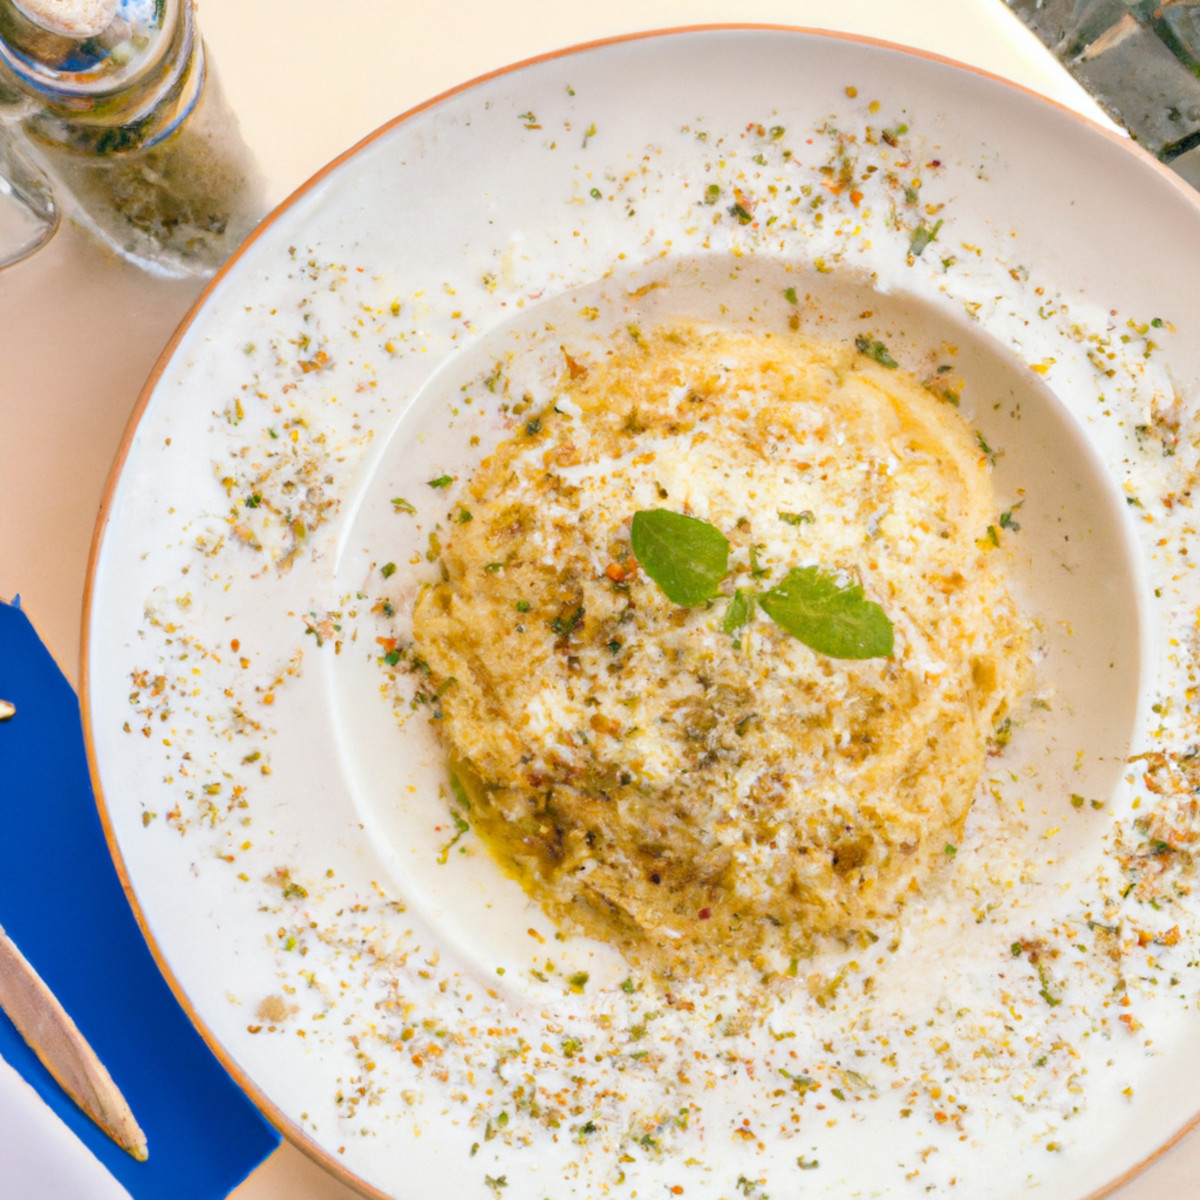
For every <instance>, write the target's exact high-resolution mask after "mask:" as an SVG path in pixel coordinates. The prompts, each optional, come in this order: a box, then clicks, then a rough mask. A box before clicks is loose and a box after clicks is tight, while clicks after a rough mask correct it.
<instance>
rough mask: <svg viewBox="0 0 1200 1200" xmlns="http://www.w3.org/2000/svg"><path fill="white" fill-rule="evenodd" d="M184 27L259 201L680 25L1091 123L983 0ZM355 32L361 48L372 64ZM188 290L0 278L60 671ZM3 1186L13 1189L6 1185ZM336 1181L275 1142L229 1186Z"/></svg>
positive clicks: (1175, 1187)
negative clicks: (106, 520) (962, 86)
mask: <svg viewBox="0 0 1200 1200" xmlns="http://www.w3.org/2000/svg"><path fill="white" fill-rule="evenodd" d="M199 22H200V27H201V30H202V32H203V34H204V37H205V42H206V45H207V47H208V51H209V54H210V61H211V62H212V63H213V64H214V65H215V68H216V71H217V74H218V75H219V77H220V80H221V83H222V85H223V88H224V91H225V93H226V96H227V98H228V100H229V103H230V105H231V107H232V109H233V111H234V112H235V113H236V114H237V116H238V119H239V122H240V126H241V131H242V134H243V136H244V138H245V140H246V142H247V143H248V145H249V146H250V148H251V150H252V151H253V152H254V153H255V155H256V156H257V158H258V160H259V163H260V165H261V167H262V170H263V172H264V174H265V177H266V180H267V189H268V200H269V202H270V203H271V204H272V205H274V204H277V203H280V202H282V201H283V200H285V199H286V197H287V196H288V195H289V194H290V193H291V192H292V191H293V190H294V189H295V188H296V187H298V186H299V185H301V184H302V183H303V182H304V181H305V180H306V179H307V178H308V177H309V176H310V175H312V174H313V173H314V172H315V171H317V170H318V169H319V168H320V167H322V166H323V165H324V164H325V163H326V162H327V161H329V160H330V159H332V158H334V157H336V156H337V155H339V154H340V153H341V152H342V151H344V150H345V149H347V148H348V147H350V146H352V145H353V144H354V143H356V142H357V141H358V140H359V139H360V138H362V137H364V136H366V135H367V134H369V133H370V132H371V131H372V130H373V129H375V128H377V127H378V126H379V125H381V124H383V123H384V122H385V121H387V120H388V119H390V118H391V117H393V116H395V115H397V114H399V113H402V112H404V111H406V110H407V109H409V108H411V107H413V106H414V105H416V104H419V103H421V102H422V101H424V100H426V99H428V98H430V97H431V96H434V95H436V94H438V93H440V92H442V91H444V90H446V89H448V88H452V87H455V86H456V85H458V84H461V83H463V82H465V81H467V80H469V79H472V78H474V77H476V76H478V75H481V74H484V73H486V72H489V71H492V70H495V69H498V68H501V67H504V66H507V65H508V64H510V63H513V62H516V61H519V60H522V59H526V58H529V57H532V56H535V55H540V54H544V53H549V52H552V51H554V50H556V49H559V48H562V47H565V46H569V45H574V44H578V43H581V42H587V41H591V40H594V39H598V38H605V37H611V36H618V35H621V34H624V33H631V32H635V31H641V30H648V29H657V28H667V27H673V26H681V25H696V24H721V23H731V22H753V23H766V24H780V25H791V26H805V27H811V28H821V29H836V30H838V31H842V32H847V33H853V34H858V35H863V36H869V37H872V38H878V39H881V40H885V41H891V42H896V43H899V44H903V45H908V46H913V47H916V48H919V49H921V50H924V51H928V52H933V53H936V54H940V55H944V56H946V57H948V58H952V59H956V60H958V61H960V62H964V63H967V64H969V65H971V66H974V67H978V68H982V69H984V70H987V71H990V72H992V73H994V74H997V75H1001V76H1004V77H1006V78H1008V79H1011V80H1013V81H1015V82H1017V83H1019V84H1021V85H1023V86H1026V87H1029V88H1031V89H1033V90H1035V91H1038V92H1040V93H1042V94H1044V95H1048V96H1050V97H1051V98H1052V99H1054V100H1056V101H1058V102H1060V103H1062V104H1065V105H1067V106H1069V107H1072V108H1075V109H1076V110H1078V111H1080V112H1082V113H1084V114H1085V115H1087V116H1088V117H1090V118H1092V119H1093V120H1097V121H1100V122H1101V123H1107V122H1106V119H1105V118H1104V117H1103V115H1102V114H1101V112H1100V110H1099V109H1098V108H1097V107H1096V105H1095V104H1094V103H1093V102H1092V101H1091V100H1090V98H1089V97H1088V96H1087V95H1086V93H1084V92H1083V91H1082V90H1081V88H1080V87H1079V86H1078V85H1077V84H1076V83H1075V82H1074V81H1073V80H1072V79H1071V78H1070V77H1069V76H1068V75H1067V74H1066V72H1065V71H1063V70H1062V69H1061V68H1059V66H1058V65H1057V63H1055V62H1054V60H1053V59H1052V58H1051V56H1050V55H1049V53H1048V52H1047V51H1046V50H1045V49H1044V48H1043V47H1042V46H1041V45H1040V43H1038V42H1037V40H1036V39H1035V38H1034V37H1033V35H1032V34H1030V33H1029V32H1028V30H1026V29H1025V28H1024V27H1023V26H1022V25H1021V24H1020V23H1019V22H1018V21H1017V20H1016V18H1015V17H1014V16H1013V15H1012V13H1011V12H1009V10H1008V9H1007V8H1006V7H1005V6H1004V4H1003V3H1002V2H1001V0H971V2H970V3H966V2H963V0H837V2H836V3H835V2H834V0H607V2H606V3H605V4H603V5H601V4H582V3H579V2H578V0H574V2H572V3H566V4H564V3H561V2H559V3H555V2H554V0H513V2H512V3H509V4H505V5H497V4H483V3H481V2H480V0H443V3H442V4H440V5H438V6H436V8H434V7H429V6H427V7H424V8H416V7H413V6H409V5H398V4H394V3H388V2H387V0H357V2H356V3H355V4H353V5H335V6H330V5H329V4H324V3H320V4H319V3H317V2H316V0H255V3H254V4H253V5H246V4H239V3H237V2H236V0H204V2H203V4H202V5H201V6H200V8H199ZM364 45H369V46H371V47H373V48H374V50H375V52H376V54H375V58H374V59H373V60H372V61H365V56H364V52H363V47H364ZM381 48H383V49H384V51H385V52H384V53H382V54H380V53H379V51H380V49H381ZM202 287H203V285H202V283H201V282H198V281H194V280H184V281H176V280H163V279H157V278H153V277H151V276H148V275H146V274H144V273H143V272H141V271H139V270H138V269H136V268H134V267H132V266H130V265H128V264H126V263H124V262H120V261H117V260H116V259H114V257H113V256H112V255H111V254H110V253H108V252H107V251H105V250H103V249H101V248H99V247H98V246H97V245H95V244H94V243H93V242H91V241H90V240H89V239H88V238H87V237H86V236H85V235H83V234H82V233H80V232H79V231H77V230H75V229H74V228H72V227H70V226H66V227H64V228H63V229H62V230H61V231H60V233H59V234H58V235H57V236H56V238H55V239H54V240H53V242H52V243H51V244H50V246H49V247H47V248H46V249H45V250H43V251H41V252H40V253H39V254H37V255H36V256H34V257H33V258H32V259H29V260H27V261H26V262H24V263H22V264H20V265H18V266H17V267H14V268H11V269H9V270H7V271H5V272H3V273H2V274H0V363H2V364H3V372H2V374H0V481H2V482H3V500H2V501H0V596H2V597H5V598H12V597H13V596H14V595H16V594H18V593H19V594H20V595H21V597H22V602H23V605H24V607H25V608H26V610H27V611H28V612H29V613H30V615H31V616H32V618H33V620H34V622H35V624H36V625H37V627H38V629H39V632H40V633H41V634H42V637H43V638H44V639H45V640H46V642H47V643H48V645H49V646H50V648H51V650H52V651H53V653H54V654H55V656H56V658H57V659H58V661H59V663H60V664H61V666H62V668H63V670H64V672H65V673H66V674H67V676H68V678H70V679H71V680H72V681H75V680H77V678H78V666H79V626H80V614H81V607H82V599H83V589H84V582H85V576H86V569H87V561H88V549H89V544H90V541H91V537H92V529H93V524H94V521H95V516H96V512H97V509H98V506H99V503H100V499H101V496H102V493H103V491H104V487H105V482H106V479H107V477H108V472H109V469H110V466H111V463H112V460H113V457H114V455H115V454H116V451H117V448H118V445H119V443H120V440H121V436H122V433H123V431H124V429H125V425H126V423H127V421H128V419H129V414H130V413H131V411H132V410H133V407H134V404H135V402H136V400H137V398H138V394H139V392H140V391H141V388H142V385H143V383H144V381H145V380H146V378H147V376H148V375H149V374H150V372H151V369H152V368H153V366H154V364H155V361H156V360H157V358H158V356H159V354H160V352H161V351H162V348H163V347H164V345H165V344H166V342H167V340H168V338H169V337H170V335H171V333H172V331H173V330H174V329H175V327H176V326H177V325H178V323H179V322H180V320H181V319H182V318H183V317H184V315H185V314H186V313H187V311H188V309H189V308H190V307H191V305H192V304H193V303H194V302H195V301H196V299H197V297H198V296H199V295H200V293H201V291H202ZM22 1103H24V1104H27V1105H31V1104H35V1103H39V1102H36V1101H35V1100H33V1098H32V1096H29V1097H23V1096H22V1094H21V1093H20V1092H19V1091H17V1092H11V1093H10V1092H5V1091H3V1090H2V1089H0V1110H3V1109H4V1106H5V1105H6V1104H7V1105H8V1106H9V1107H10V1108H11V1106H12V1105H14V1104H15V1105H18V1106H19V1105H21V1104H22ZM0 1123H2V1122H0ZM22 1129H23V1132H22V1135H21V1137H22V1141H23V1143H24V1145H25V1148H26V1157H27V1158H29V1159H31V1160H34V1161H35V1162H36V1158H37V1153H36V1147H35V1146H34V1143H32V1142H31V1141H30V1139H31V1138H35V1137H36V1134H35V1133H33V1132H31V1131H30V1130H29V1129H26V1128H25V1127H24V1126H23V1125H22ZM2 1139H3V1135H0V1142H2ZM85 1153H86V1152H85ZM3 1158H4V1156H3V1154H0V1160H3ZM1196 1179H1200V1132H1194V1133H1192V1134H1191V1135H1190V1136H1189V1137H1187V1138H1185V1139H1184V1140H1183V1142H1182V1143H1181V1144H1180V1145H1179V1146H1178V1147H1176V1148H1175V1149H1174V1150H1173V1151H1172V1152H1170V1153H1168V1154H1165V1155H1163V1156H1161V1157H1160V1158H1159V1159H1158V1160H1157V1161H1156V1162H1155V1164H1154V1165H1153V1166H1151V1167H1150V1168H1149V1169H1148V1170H1147V1171H1146V1172H1144V1173H1142V1174H1141V1175H1139V1176H1138V1177H1137V1178H1135V1179H1134V1180H1132V1181H1130V1182H1128V1183H1126V1184H1125V1185H1124V1186H1123V1187H1122V1188H1120V1189H1118V1190H1117V1191H1116V1192H1115V1193H1113V1198H1114V1200H1150V1197H1152V1196H1153V1197H1161V1196H1164V1195H1165V1196H1172V1197H1182V1196H1188V1195H1197V1194H1200V1190H1198V1189H1200V1185H1197V1184H1196V1183H1195V1182H1193V1181H1194V1180H1196ZM17 1186H18V1187H19V1188H23V1189H24V1190H21V1191H19V1193H17V1194H16V1195H17V1200H45V1198H46V1197H50V1196H52V1195H55V1194H56V1193H55V1192H54V1191H53V1190H50V1189H52V1187H53V1186H54V1185H53V1184H52V1183H51V1182H50V1181H49V1180H48V1179H41V1178H40V1177H39V1175H38V1172H37V1170H36V1168H34V1169H32V1171H31V1173H30V1174H28V1175H26V1176H22V1177H21V1178H20V1180H19V1182H18V1185H17ZM6 1194H9V1195H13V1194H14V1193H11V1192H8V1191H7V1187H6ZM353 1195H355V1193H354V1192H353V1191H352V1190H351V1189H350V1188H348V1187H347V1186H346V1185H345V1184H344V1183H341V1182H339V1181H338V1180H336V1179H334V1178H333V1177H332V1176H330V1175H329V1174H327V1173H326V1172H325V1171H324V1170H323V1169H322V1168H321V1167H319V1166H318V1165H316V1164H314V1163H311V1162H309V1161H308V1160H307V1159H306V1158H305V1157H304V1156H303V1155H302V1154H301V1153H300V1152H299V1151H298V1150H296V1149H294V1148H292V1147H290V1146H289V1145H287V1144H286V1143H285V1144H284V1146H283V1147H282V1148H281V1149H280V1150H279V1151H278V1152H276V1153H275V1154H274V1155H273V1156H272V1157H271V1158H270V1159H269V1160H268V1161H267V1162H266V1163H265V1164H264V1165H263V1166H262V1167H260V1168H259V1169H258V1170H257V1171H256V1172H255V1173H254V1174H253V1175H252V1176H251V1178H250V1179H248V1180H247V1181H246V1182H245V1183H244V1184H243V1185H242V1186H241V1187H240V1188H238V1189H237V1191H236V1192H235V1193H234V1200H283V1197H287V1198H288V1200H294V1198H295V1197H309V1198H311V1200H349V1197H352V1196H353Z"/></svg>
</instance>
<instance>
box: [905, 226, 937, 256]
mask: <svg viewBox="0 0 1200 1200" xmlns="http://www.w3.org/2000/svg"><path fill="white" fill-rule="evenodd" d="M941 227H942V223H941V221H938V222H937V224H936V225H932V226H930V225H926V224H925V222H924V221H922V222H921V223H920V225H918V226H917V227H916V229H914V230H913V235H912V241H911V242H909V243H908V252H909V254H915V255H920V254H923V253H924V252H925V247H926V246H928V245H929V243H930V242H932V241H934V240H935V239H936V238H937V235H938V230H939V229H941Z"/></svg>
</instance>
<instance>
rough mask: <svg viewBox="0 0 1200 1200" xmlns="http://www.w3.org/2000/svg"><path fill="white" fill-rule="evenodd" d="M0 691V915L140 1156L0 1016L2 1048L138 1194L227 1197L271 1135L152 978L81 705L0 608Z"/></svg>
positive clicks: (156, 1198) (175, 1198)
mask: <svg viewBox="0 0 1200 1200" xmlns="http://www.w3.org/2000/svg"><path fill="white" fill-rule="evenodd" d="M18 603H19V602H18ZM0 699H4V700H8V701H11V702H12V703H13V704H15V705H16V708H17V713H16V716H14V717H13V718H12V719H11V720H10V721H7V722H0V925H3V926H4V928H5V929H6V930H7V932H8V934H9V936H10V937H11V938H12V940H13V941H14V942H16V944H17V946H18V947H19V948H20V950H21V952H22V953H23V954H24V955H25V957H26V958H27V959H28V960H29V961H30V962H31V963H32V964H33V966H34V968H35V969H36V970H37V972H38V974H39V975H41V977H42V978H43V979H44V980H45V981H46V983H47V984H48V985H49V987H50V988H51V990H52V991H53V992H54V994H55V995H56V996H57V997H58V998H59V1000H60V1001H61V1002H62V1004H63V1006H64V1007H65V1008H66V1010H67V1012H69V1013H70V1014H71V1016H72V1018H73V1019H74V1021H75V1023H76V1025H78V1026H79V1029H80V1031H81V1032H82V1033H83V1035H84V1037H86V1038H87V1040H88V1041H89V1042H90V1043H91V1044H92V1047H93V1048H94V1049H95V1051H96V1053H97V1054H98V1055H99V1056H100V1060H101V1061H102V1062H103V1063H104V1065H105V1066H106V1067H107V1068H108V1070H109V1073H110V1074H111V1075H112V1077H113V1080H114V1081H115V1082H116V1084H117V1086H118V1087H119V1088H120V1089H121V1091H122V1092H123V1093H124V1095H125V1098H126V1100H128V1101H129V1105H130V1107H131V1108H132V1109H133V1112H134V1115H135V1116H136V1117H137V1120H138V1123H139V1124H140V1125H141V1127H142V1129H143V1130H144V1131H145V1134H146V1138H147V1142H148V1145H149V1150H150V1158H149V1161H148V1162H145V1163H138V1162H135V1161H134V1160H133V1159H132V1158H131V1157H130V1156H129V1155H128V1154H126V1153H125V1151H123V1150H122V1149H120V1147H118V1146H117V1145H115V1144H114V1143H113V1142H112V1141H110V1140H109V1138H108V1137H107V1136H106V1135H105V1134H104V1133H103V1132H101V1130H99V1129H98V1128H97V1127H96V1126H95V1125H93V1124H92V1122H91V1121H90V1120H89V1119H88V1118H87V1117H86V1116H84V1115H83V1113H82V1112H80V1110H79V1109H78V1108H77V1107H76V1106H75V1105H74V1103H72V1101H71V1100H70V1099H69V1098H68V1097H67V1096H66V1095H65V1094H64V1093H63V1092H62V1091H61V1090H60V1089H59V1087H58V1085H57V1084H56V1083H55V1081H54V1080H53V1079H52V1078H51V1076H50V1074H49V1073H48V1072H47V1071H46V1069H45V1068H44V1067H43V1066H42V1064H41V1063H40V1062H39V1061H38V1059H37V1057H36V1056H35V1055H34V1053H33V1052H32V1051H31V1050H30V1049H29V1048H28V1047H27V1046H26V1045H25V1043H24V1041H23V1040H22V1039H21V1036H20V1034H18V1033H17V1031H16V1030H15V1029H14V1028H13V1026H12V1024H11V1023H10V1022H9V1021H8V1020H7V1019H6V1018H5V1017H3V1015H0V1057H3V1058H4V1059H5V1060H6V1061H7V1062H8V1063H10V1064H11V1065H12V1066H13V1067H15V1068H16V1070H18V1071H19V1072H20V1073H21V1074H22V1075H23V1076H24V1077H25V1078H26V1080H28V1081H29V1083H31V1084H32V1085H33V1087H34V1088H35V1089H36V1090H37V1091H38V1092H39V1093H40V1094H41V1096H42V1097H43V1099H45V1101H46V1102H47V1103H48V1104H49V1105H50V1107H51V1108H53V1109H54V1111H55V1112H57V1113H58V1115H59V1116H60V1117H61V1118H62V1119H63V1120H64V1121H65V1122H66V1123H67V1125H68V1126H69V1127H70V1128H71V1129H72V1130H73V1131H74V1132H75V1133H76V1134H77V1135H78V1136H79V1138H80V1139H81V1140H82V1141H83V1142H84V1143H85V1144H86V1145H87V1147H88V1148H89V1149H90V1150H91V1151H92V1153H93V1154H95V1156H96V1157H97V1158H98V1159H99V1160H100V1161H101V1162H102V1163H103V1164H104V1165H105V1166H106V1167H107V1168H108V1170H109V1171H110V1172H111V1173H112V1174H113V1175H114V1176H115V1177H116V1178H117V1179H118V1180H119V1181H120V1183H121V1184H122V1185H123V1186H124V1187H125V1189H126V1190H127V1191H128V1192H129V1194H130V1195H131V1196H132V1197H134V1200H219V1198H222V1197H225V1196H228V1194H229V1193H230V1192H231V1191H232V1190H233V1189H234V1188H235V1187H236V1186H237V1185H238V1184H239V1183H240V1182H241V1181H242V1180H243V1179H245V1177H246V1176H247V1175H249V1174H250V1172H251V1171H253V1170H254V1168H255V1167H256V1166H258V1164H259V1163H260V1162H262V1160H263V1159H264V1158H266V1157H267V1155H268V1154H270V1153H271V1151H272V1150H274V1149H275V1148H276V1147H277V1146H278V1145H279V1142H280V1136H279V1134H278V1133H277V1132H276V1131H275V1129H274V1128H273V1127H272V1126H271V1125H270V1124H269V1123H268V1122H267V1121H266V1120H265V1119H264V1118H263V1116H262V1115H261V1114H260V1113H259V1111H258V1110H257V1109H256V1108H255V1107H254V1106H253V1105H252V1104H251V1103H250V1101H249V1099H248V1098H247V1097H246V1095H245V1093H244V1092H242V1090H241V1089H240V1088H239V1087H238V1086H237V1084H236V1083H234V1081H233V1080H232V1079H231V1078H230V1076H229V1075H228V1073H227V1072H226V1071H225V1069H224V1067H222V1066H221V1064H220V1063H219V1062H218V1061H217V1059H216V1058H215V1057H213V1054H212V1052H211V1051H210V1050H209V1049H208V1047H207V1046H206V1045H205V1043H204V1041H203V1040H202V1039H201V1037H200V1036H199V1034H198V1033H197V1032H196V1030H195V1029H194V1027H193V1026H192V1024H191V1022H190V1021H189V1020H188V1018H187V1016H186V1014H185V1013H184V1011H183V1009H181V1008H180V1006H179V1004H178V1003H177V1002H176V1000H175V997H174V995H173V994H172V992H171V990H170V988H169V987H168V986H167V984H166V982H165V980H164V979H163V977H162V974H161V973H160V972H159V969H158V966H157V964H156V963H155V961H154V959H153V957H152V956H151V954H150V951H149V949H148V948H147V946H146V943H145V941H144V940H143V938H142V934H141V931H140V929H139V928H138V925H137V922H136V921H135V920H134V917H133V913H132V911H131V909H130V907H129V903H128V901H127V900H126V898H125V893H124V891H123V890H122V888H121V883H120V880H119V879H118V877H117V873H116V868H115V867H114V866H113V862H112V858H111V856H110V854H109V851H108V845H107V843H106V841H105V839H104V833H103V830H102V828H101V824H100V817H99V813H98V812H97V809H96V803H95V799H94V797H93V794H92V786H91V779H90V777H89V774H88V766H87V759H86V755H85V751H84V743H83V730H82V726H81V723H80V716H79V703H78V700H77V699H76V696H75V693H74V691H73V690H72V689H71V685H70V684H69V683H68V682H67V680H66V678H65V676H64V675H63V674H62V672H61V671H60V670H59V668H58V665H57V664H56V663H55V661H54V659H53V658H52V657H51V655H50V653H49V651H47V649H46V648H45V646H44V645H43V644H42V642H41V639H40V638H39V637H38V635H37V633H36V631H35V630H34V628H33V626H32V625H31V624H30V622H29V619H28V618H27V617H26V616H25V614H24V613H23V612H22V611H21V609H20V608H19V606H18V605H17V604H13V605H10V604H5V603H3V602H0ZM3 1190H4V1189H3V1183H2V1182H0V1192H2V1191H3Z"/></svg>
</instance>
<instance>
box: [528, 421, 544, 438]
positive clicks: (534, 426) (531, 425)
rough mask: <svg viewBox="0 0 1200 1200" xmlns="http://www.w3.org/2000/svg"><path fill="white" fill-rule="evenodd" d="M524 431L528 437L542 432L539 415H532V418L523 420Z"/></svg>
mask: <svg viewBox="0 0 1200 1200" xmlns="http://www.w3.org/2000/svg"><path fill="white" fill-rule="evenodd" d="M525 432H526V433H527V434H528V435H529V436H530V437H537V435H538V434H539V433H541V432H542V419H541V417H534V418H532V420H529V421H526V422H525Z"/></svg>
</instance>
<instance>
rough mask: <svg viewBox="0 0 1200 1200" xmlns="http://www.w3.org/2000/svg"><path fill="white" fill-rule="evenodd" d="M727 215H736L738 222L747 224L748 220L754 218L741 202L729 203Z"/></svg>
mask: <svg viewBox="0 0 1200 1200" xmlns="http://www.w3.org/2000/svg"><path fill="white" fill-rule="evenodd" d="M729 215H730V216H731V217H736V218H737V219H738V223H739V224H741V225H749V224H750V222H751V221H753V220H754V218H753V217H752V216H751V215H750V213H749V211H748V210H747V209H746V207H745V205H743V204H731V205H730V206H729Z"/></svg>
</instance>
